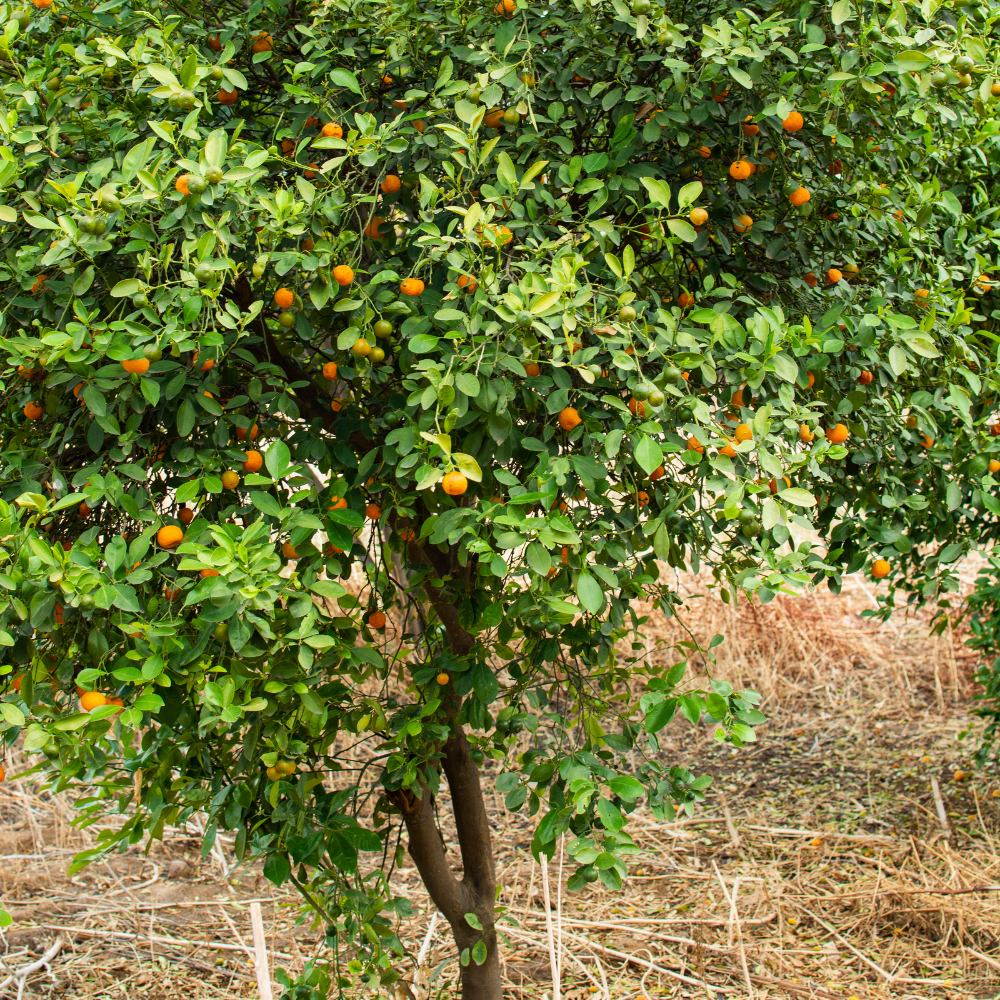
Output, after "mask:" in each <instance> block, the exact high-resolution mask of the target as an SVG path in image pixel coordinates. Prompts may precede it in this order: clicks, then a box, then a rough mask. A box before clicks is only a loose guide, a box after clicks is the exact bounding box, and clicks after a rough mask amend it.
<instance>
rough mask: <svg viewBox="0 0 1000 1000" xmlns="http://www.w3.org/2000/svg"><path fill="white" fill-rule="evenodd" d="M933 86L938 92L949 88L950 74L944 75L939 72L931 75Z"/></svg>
mask: <svg viewBox="0 0 1000 1000" xmlns="http://www.w3.org/2000/svg"><path fill="white" fill-rule="evenodd" d="M931 86H932V87H936V88H937V89H938V90H941V89H942V88H944V87H947V86H948V74H947V73H942V72H941V71H940V70H938V72H937V73H934V74H932V75H931Z"/></svg>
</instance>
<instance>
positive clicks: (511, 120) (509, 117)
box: [503, 108, 521, 125]
mask: <svg viewBox="0 0 1000 1000" xmlns="http://www.w3.org/2000/svg"><path fill="white" fill-rule="evenodd" d="M503 123H504V125H520V123H521V116H520V115H519V114H518V113H517V112H516V111H515V110H514V109H513V108H508V109H507V110H506V111H505V112H504V113H503Z"/></svg>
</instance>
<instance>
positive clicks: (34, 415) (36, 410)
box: [22, 400, 43, 420]
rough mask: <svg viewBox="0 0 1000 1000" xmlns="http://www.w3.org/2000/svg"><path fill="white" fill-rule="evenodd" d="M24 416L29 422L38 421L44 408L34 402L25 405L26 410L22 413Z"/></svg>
mask: <svg viewBox="0 0 1000 1000" xmlns="http://www.w3.org/2000/svg"><path fill="white" fill-rule="evenodd" d="M22 412H23V413H24V415H25V416H26V417H27V418H28V419H29V420H38V419H39V418H40V417H41V415H42V412H43V410H42V408H41V407H40V406H39V405H38V403H36V402H35V401H34V400H32V401H31V402H30V403H25V406H24V410H23V411H22Z"/></svg>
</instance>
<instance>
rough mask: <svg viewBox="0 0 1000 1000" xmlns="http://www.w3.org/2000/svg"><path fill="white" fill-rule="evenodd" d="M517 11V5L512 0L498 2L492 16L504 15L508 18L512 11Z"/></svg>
mask: <svg viewBox="0 0 1000 1000" xmlns="http://www.w3.org/2000/svg"><path fill="white" fill-rule="evenodd" d="M515 10H517V4H516V3H515V2H514V0H500V2H499V3H498V4H497V5H496V6H495V7H494V8H493V13H494V14H500V15H504V14H506V15H507V17H510V16H511V14H513V13H514V11H515Z"/></svg>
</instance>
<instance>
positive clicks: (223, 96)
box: [215, 87, 239, 107]
mask: <svg viewBox="0 0 1000 1000" xmlns="http://www.w3.org/2000/svg"><path fill="white" fill-rule="evenodd" d="M215 97H216V100H217V101H218V102H219V103H220V104H222V105H224V106H226V107H228V106H229V105H230V104H235V103H236V100H237V98H238V97H239V94H238V93H237V92H236V88H235V87H233V89H232V90H224V89H223V88H222V87H220V88H219V92H218V93H217V94H216V95H215Z"/></svg>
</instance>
